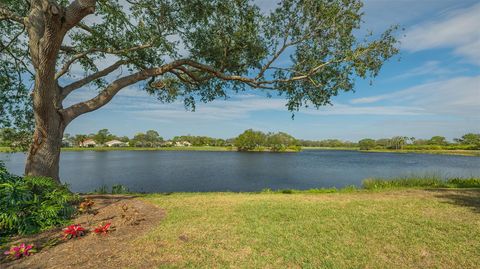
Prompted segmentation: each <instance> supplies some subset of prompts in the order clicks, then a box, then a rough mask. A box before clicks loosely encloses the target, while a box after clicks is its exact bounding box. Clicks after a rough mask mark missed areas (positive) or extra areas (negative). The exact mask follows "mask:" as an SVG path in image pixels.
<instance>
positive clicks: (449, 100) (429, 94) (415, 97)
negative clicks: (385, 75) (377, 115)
mask: <svg viewBox="0 0 480 269" xmlns="http://www.w3.org/2000/svg"><path fill="white" fill-rule="evenodd" d="M380 101H383V102H384V103H383V104H385V103H388V104H390V105H394V104H398V103H400V104H409V105H410V106H415V107H419V108H422V109H424V112H425V113H430V114H443V115H462V116H469V117H480V76H474V77H457V78H452V79H448V80H443V81H437V82H432V83H425V84H421V85H418V86H414V87H411V88H407V89H405V90H400V91H396V92H393V93H388V94H383V95H376V96H370V97H362V98H356V99H353V100H351V101H350V103H351V104H355V105H360V104H372V103H376V102H380Z"/></svg>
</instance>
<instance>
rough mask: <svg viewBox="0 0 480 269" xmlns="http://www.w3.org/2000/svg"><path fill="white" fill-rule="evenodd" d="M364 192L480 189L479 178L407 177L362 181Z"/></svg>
mask: <svg viewBox="0 0 480 269" xmlns="http://www.w3.org/2000/svg"><path fill="white" fill-rule="evenodd" d="M362 187H363V188H364V189H366V190H375V189H395V188H480V178H474V177H471V178H458V177H455V178H447V179H444V178H442V177H439V176H435V175H434V176H423V177H418V176H416V177H415V176H409V177H400V178H392V179H380V178H368V179H365V180H363V181H362Z"/></svg>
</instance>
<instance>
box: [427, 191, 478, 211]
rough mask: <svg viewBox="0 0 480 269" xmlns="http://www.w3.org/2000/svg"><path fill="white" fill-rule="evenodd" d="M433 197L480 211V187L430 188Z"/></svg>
mask: <svg viewBox="0 0 480 269" xmlns="http://www.w3.org/2000/svg"><path fill="white" fill-rule="evenodd" d="M429 191H431V192H435V193H436V195H435V197H437V198H440V199H442V200H444V201H445V202H446V203H449V204H452V205H458V206H465V207H468V208H470V209H471V210H472V211H473V212H475V213H480V189H454V190H452V189H432V190H429Z"/></svg>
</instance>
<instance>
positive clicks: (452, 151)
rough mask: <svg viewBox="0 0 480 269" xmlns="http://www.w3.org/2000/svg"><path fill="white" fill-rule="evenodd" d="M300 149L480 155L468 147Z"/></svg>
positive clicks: (309, 148) (478, 151) (312, 148)
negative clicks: (427, 148) (429, 148)
mask: <svg viewBox="0 0 480 269" xmlns="http://www.w3.org/2000/svg"><path fill="white" fill-rule="evenodd" d="M302 150H352V151H361V152H377V153H378V152H380V153H382V152H383V153H416V154H441V155H461V156H480V150H468V149H449V150H447V149H432V150H425V149H421V150H420V149H418V150H417V149H370V150H361V149H360V148H346V147H338V148H333V147H302Z"/></svg>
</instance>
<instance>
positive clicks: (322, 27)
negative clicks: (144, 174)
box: [0, 0, 398, 180]
mask: <svg viewBox="0 0 480 269" xmlns="http://www.w3.org/2000/svg"><path fill="white" fill-rule="evenodd" d="M361 8H362V2H361V1H360V0H283V1H280V3H279V4H278V5H277V6H276V8H274V9H273V10H272V11H271V12H270V13H268V14H265V13H264V12H262V11H261V10H260V9H259V8H258V7H257V6H256V5H255V2H254V1H248V0H74V1H68V0H1V2H0V41H1V43H0V89H1V95H0V113H1V119H0V128H2V127H12V128H17V129H28V128H29V127H32V126H34V127H33V128H32V130H33V140H32V142H31V145H30V147H29V150H28V157H27V163H26V167H25V174H26V175H39V176H48V177H51V178H53V179H55V180H59V176H58V171H59V158H60V146H61V140H62V136H63V132H64V130H65V128H66V127H67V126H68V124H69V123H70V122H72V121H73V120H74V119H75V118H77V117H79V116H81V115H82V114H85V113H88V112H91V111H94V110H96V109H99V108H101V107H102V106H104V105H106V104H107V103H108V102H109V101H110V100H112V98H113V97H114V96H115V95H116V94H117V93H118V92H119V91H121V90H122V89H124V88H125V87H127V86H130V85H133V84H136V83H138V84H139V85H140V86H142V87H143V88H144V89H145V90H146V91H148V92H149V93H151V94H152V95H155V96H156V97H157V98H158V99H159V100H160V101H163V102H169V101H173V100H178V99H182V100H183V101H184V102H185V105H186V106H187V107H189V108H194V106H195V102H196V101H197V102H198V101H202V102H208V101H211V100H214V99H216V98H225V97H227V96H228V95H230V94H234V93H238V92H241V91H243V90H245V89H253V90H261V91H264V92H265V93H266V95H270V94H272V93H278V94H279V95H283V96H285V97H286V100H287V101H286V106H287V108H288V109H289V110H291V111H295V110H297V109H299V108H300V107H302V106H307V105H313V106H316V107H319V106H322V105H326V104H329V101H330V98H331V97H332V96H335V95H337V94H338V93H339V92H342V91H350V90H352V89H353V87H354V80H355V79H356V78H357V77H362V78H368V77H374V76H376V75H377V74H378V72H379V70H380V68H381V66H382V65H383V63H384V62H385V61H386V60H387V59H389V58H390V57H392V56H393V55H394V54H396V53H397V52H398V50H397V48H396V43H397V40H396V39H395V37H394V36H393V31H394V28H390V29H387V30H386V31H385V32H384V33H383V34H380V35H377V36H374V35H368V36H366V37H359V36H358V35H359V33H360V32H359V31H358V29H359V28H360V26H361V17H362V12H361ZM105 63H109V64H108V65H105ZM72 67H74V68H72ZM78 67H81V68H82V70H83V71H82V74H83V76H82V77H81V78H78V69H79V68H78ZM75 70H76V71H75ZM84 87H90V88H92V87H94V88H97V89H98V95H96V96H95V97H94V98H92V99H90V100H85V101H83V102H79V103H76V104H73V105H71V106H68V107H64V100H65V98H66V97H67V96H69V94H71V93H72V92H74V91H77V90H78V89H81V88H84ZM30 115H33V117H31V116H30ZM31 118H33V121H34V123H32V124H29V119H31Z"/></svg>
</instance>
